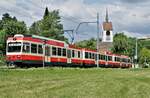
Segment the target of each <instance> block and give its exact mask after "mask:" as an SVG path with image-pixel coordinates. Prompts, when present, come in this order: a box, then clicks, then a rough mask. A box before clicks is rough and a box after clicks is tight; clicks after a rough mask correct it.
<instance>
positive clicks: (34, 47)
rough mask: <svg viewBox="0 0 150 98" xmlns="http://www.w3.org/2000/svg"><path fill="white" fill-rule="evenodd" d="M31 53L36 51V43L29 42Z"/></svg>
mask: <svg viewBox="0 0 150 98" xmlns="http://www.w3.org/2000/svg"><path fill="white" fill-rule="evenodd" d="M31 53H37V44H31Z"/></svg>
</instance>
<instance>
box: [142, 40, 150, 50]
mask: <svg viewBox="0 0 150 98" xmlns="http://www.w3.org/2000/svg"><path fill="white" fill-rule="evenodd" d="M140 42H141V44H142V45H143V47H146V48H148V49H150V40H141V41H140Z"/></svg>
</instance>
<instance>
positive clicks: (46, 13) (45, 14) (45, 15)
mask: <svg viewBox="0 0 150 98" xmlns="http://www.w3.org/2000/svg"><path fill="white" fill-rule="evenodd" d="M48 15H49V10H48V8H47V7H46V9H45V13H44V16H43V17H44V18H46V17H47V16H48Z"/></svg>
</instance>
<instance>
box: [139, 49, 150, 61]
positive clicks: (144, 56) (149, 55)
mask: <svg viewBox="0 0 150 98" xmlns="http://www.w3.org/2000/svg"><path fill="white" fill-rule="evenodd" d="M139 55H140V59H139V63H140V64H146V63H147V64H150V50H149V49H147V48H142V50H141V52H140V54H139Z"/></svg>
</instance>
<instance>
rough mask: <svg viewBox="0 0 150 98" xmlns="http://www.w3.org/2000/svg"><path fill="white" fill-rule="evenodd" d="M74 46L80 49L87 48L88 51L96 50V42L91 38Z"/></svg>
mask: <svg viewBox="0 0 150 98" xmlns="http://www.w3.org/2000/svg"><path fill="white" fill-rule="evenodd" d="M75 44H76V46H78V47H81V48H88V49H93V50H96V40H95V39H94V38H91V39H90V40H83V41H80V42H77V43H75Z"/></svg>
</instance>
